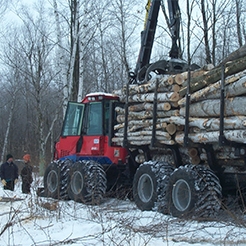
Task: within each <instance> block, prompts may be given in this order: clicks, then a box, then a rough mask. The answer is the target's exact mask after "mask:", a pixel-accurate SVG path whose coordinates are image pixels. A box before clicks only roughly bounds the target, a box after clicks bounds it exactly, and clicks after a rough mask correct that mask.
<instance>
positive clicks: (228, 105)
mask: <svg viewBox="0 0 246 246" xmlns="http://www.w3.org/2000/svg"><path fill="white" fill-rule="evenodd" d="M243 105H246V97H235V98H228V99H227V100H226V101H225V116H226V117H227V116H236V115H246V107H244V106H243ZM180 115H182V116H185V108H181V109H180ZM190 116H191V117H219V116H220V100H219V99H215V100H212V99H210V100H206V101H201V102H196V103H194V104H191V105H190Z"/></svg>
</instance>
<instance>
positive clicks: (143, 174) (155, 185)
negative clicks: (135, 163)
mask: <svg viewBox="0 0 246 246" xmlns="http://www.w3.org/2000/svg"><path fill="white" fill-rule="evenodd" d="M167 165H168V164H167V163H163V162H156V161H149V162H145V163H143V164H142V165H140V166H139V168H138V169H137V171H136V174H135V176H134V180H133V198H134V201H135V203H136V205H137V207H138V208H139V209H141V210H152V209H154V208H155V206H156V205H157V204H158V197H159V194H160V192H161V190H162V184H163V182H164V183H165V181H164V179H165V174H164V173H165V168H164V166H167Z"/></svg>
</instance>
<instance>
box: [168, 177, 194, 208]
mask: <svg viewBox="0 0 246 246" xmlns="http://www.w3.org/2000/svg"><path fill="white" fill-rule="evenodd" d="M172 200H173V204H174V206H175V208H176V209H177V210H179V211H181V212H182V211H185V210H186V209H187V208H188V207H189V205H190V203H191V189H190V186H189V184H188V183H187V182H186V181H185V180H184V179H179V180H178V181H177V182H176V183H175V184H174V186H173V190H172Z"/></svg>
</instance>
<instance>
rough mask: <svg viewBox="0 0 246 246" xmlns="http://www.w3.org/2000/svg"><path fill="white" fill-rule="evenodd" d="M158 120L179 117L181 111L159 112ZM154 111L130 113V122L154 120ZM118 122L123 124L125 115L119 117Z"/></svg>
mask: <svg viewBox="0 0 246 246" xmlns="http://www.w3.org/2000/svg"><path fill="white" fill-rule="evenodd" d="M156 115H157V117H158V118H166V117H170V116H177V115H179V110H169V111H157V114H156ZM152 118H153V111H141V112H129V114H128V120H144V119H152ZM117 122H118V123H123V122H125V114H121V115H118V116H117Z"/></svg>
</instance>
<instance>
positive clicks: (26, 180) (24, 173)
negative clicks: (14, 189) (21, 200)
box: [21, 154, 33, 194]
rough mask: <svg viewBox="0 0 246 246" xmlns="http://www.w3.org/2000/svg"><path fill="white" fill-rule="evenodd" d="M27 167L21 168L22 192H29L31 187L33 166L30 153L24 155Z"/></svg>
mask: <svg viewBox="0 0 246 246" xmlns="http://www.w3.org/2000/svg"><path fill="white" fill-rule="evenodd" d="M23 160H24V162H25V167H23V169H22V170H21V178H22V193H25V194H29V193H30V189H31V184H32V181H33V178H32V166H31V165H30V161H31V157H30V155H29V154H26V155H24V156H23Z"/></svg>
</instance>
